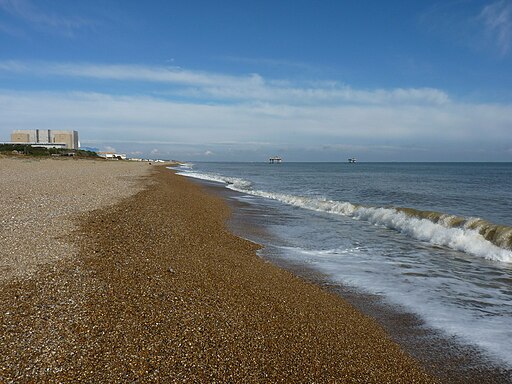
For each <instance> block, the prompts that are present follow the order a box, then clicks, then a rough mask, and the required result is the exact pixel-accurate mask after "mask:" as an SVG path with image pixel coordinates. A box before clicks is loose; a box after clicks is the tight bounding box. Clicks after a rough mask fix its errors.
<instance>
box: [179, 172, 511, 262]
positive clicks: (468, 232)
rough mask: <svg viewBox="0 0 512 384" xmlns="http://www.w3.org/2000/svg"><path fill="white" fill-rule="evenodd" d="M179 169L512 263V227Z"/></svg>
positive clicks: (237, 188) (249, 191)
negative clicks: (269, 187)
mask: <svg viewBox="0 0 512 384" xmlns="http://www.w3.org/2000/svg"><path fill="white" fill-rule="evenodd" d="M182 171H184V170H183V169H180V170H178V172H177V173H178V174H179V175H183V176H188V177H193V178H197V179H202V180H208V181H213V182H218V183H223V184H226V187H227V188H229V189H232V190H234V191H238V192H242V193H246V194H249V195H253V196H258V197H263V198H267V199H272V200H276V201H279V202H282V203H285V204H288V205H292V206H295V207H300V208H304V209H309V210H313V211H318V212H325V213H330V214H334V215H341V216H347V217H351V218H353V219H356V220H363V221H366V222H368V223H371V224H374V225H380V226H384V227H386V228H390V229H393V230H396V231H399V232H401V233H403V234H405V235H407V236H410V237H413V238H415V239H417V240H420V241H425V242H428V243H430V244H434V245H438V246H445V247H448V248H451V249H454V250H457V251H462V252H465V253H468V254H471V255H474V256H478V257H482V258H485V259H489V260H494V261H500V262H507V263H512V227H508V226H504V225H496V224H493V223H489V222H487V221H485V220H483V219H480V218H474V217H469V218H465V217H460V216H454V215H448V214H443V213H439V212H433V211H421V210H416V209H413V208H403V207H371V206H363V205H358V204H353V203H350V202H344V201H335V200H328V199H321V198H316V197H308V196H297V195H289V194H282V193H275V192H266V191H261V190H254V189H252V183H251V182H250V181H247V180H244V179H240V178H234V177H225V176H221V175H215V174H206V173H199V172H193V171H190V170H189V169H187V170H186V171H184V172H182Z"/></svg>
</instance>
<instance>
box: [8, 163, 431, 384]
mask: <svg viewBox="0 0 512 384" xmlns="http://www.w3.org/2000/svg"><path fill="white" fill-rule="evenodd" d="M0 176H1V182H2V202H1V206H0V209H1V213H2V231H1V239H0V241H1V244H0V245H1V247H0V249H1V251H0V252H1V253H0V255H1V270H0V272H1V279H0V284H1V293H0V326H1V328H2V332H1V336H0V382H205V383H211V382H233V383H241V382H244V383H245V382H258V383H259V382H269V383H270V382H272V383H274V382H287V383H289V382H318V383H320V382H323V383H335V382H339V383H433V382H437V381H436V379H434V378H432V377H430V376H429V375H428V374H427V373H426V372H425V371H424V370H423V369H422V367H421V366H420V365H419V363H418V362H416V361H415V360H414V359H412V358H411V357H410V356H408V355H407V354H406V353H405V352H404V351H403V350H402V349H401V348H400V347H399V346H398V345H397V344H396V343H394V342H393V341H392V340H391V339H390V337H389V336H388V335H387V334H386V333H385V332H384V330H383V329H382V328H381V327H380V326H379V325H378V324H377V323H376V322H375V321H374V320H373V319H371V318H370V317H367V316H364V315H362V314H361V313H360V312H358V311H357V310H356V309H355V308H354V307H352V306H351V305H350V304H348V303H347V302H345V301H344V300H343V299H341V298H340V297H339V296H337V295H335V294H334V293H331V292H328V291H325V290H323V289H322V288H320V287H319V286H316V285H314V284H312V283H310V282H307V281H305V280H303V279H301V278H299V277H296V276H295V275H293V274H292V273H290V272H286V271H284V270H282V269H279V268H277V267H276V266H274V265H273V264H271V263H269V262H266V261H264V260H263V259H261V258H259V257H258V256H257V255H256V251H257V249H258V248H259V246H258V245H257V244H254V243H251V242H249V241H247V240H244V239H241V238H239V237H236V236H234V235H233V234H231V233H230V232H229V231H228V230H227V228H226V221H227V219H228V218H229V215H230V209H229V207H228V206H227V204H226V203H225V202H224V201H223V200H222V199H221V198H220V197H217V196H214V195H212V194H210V193H207V192H206V191H205V189H203V188H202V187H201V186H198V185H197V184H195V183H192V182H191V181H189V180H186V179H185V178H183V177H180V176H177V175H174V174H173V173H172V172H171V171H169V170H168V169H166V168H165V167H163V166H148V165H147V164H144V163H129V162H106V161H105V162H101V161H92V160H73V159H69V160H57V159H48V160H20V159H0Z"/></svg>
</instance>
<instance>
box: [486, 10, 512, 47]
mask: <svg viewBox="0 0 512 384" xmlns="http://www.w3.org/2000/svg"><path fill="white" fill-rule="evenodd" d="M480 19H481V20H482V22H483V23H484V26H485V29H486V32H487V34H488V35H489V36H491V37H492V38H493V40H494V41H495V42H496V44H497V45H498V47H499V49H500V51H501V53H502V54H506V53H508V52H509V50H510V47H511V44H512V2H511V1H509V0H501V1H496V2H494V3H492V4H489V5H486V6H485V7H484V8H483V9H482V12H481V13H480Z"/></svg>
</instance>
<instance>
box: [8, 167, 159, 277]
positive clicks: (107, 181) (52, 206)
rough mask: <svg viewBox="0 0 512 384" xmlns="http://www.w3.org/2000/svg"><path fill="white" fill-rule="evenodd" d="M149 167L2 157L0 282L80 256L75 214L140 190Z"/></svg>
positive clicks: (24, 275) (111, 202)
mask: <svg viewBox="0 0 512 384" xmlns="http://www.w3.org/2000/svg"><path fill="white" fill-rule="evenodd" d="M149 169H150V167H149V166H148V164H147V163H134V162H121V161H110V162H107V161H101V160H84V159H80V160H78V159H48V158H43V159H37V158H25V157H20V158H6V157H3V158H0V191H1V199H0V282H1V281H2V280H6V279H10V278H12V277H27V276H28V275H30V274H32V273H34V272H35V271H37V269H38V267H39V266H41V265H44V264H48V263H55V262H56V261H57V260H58V259H61V258H63V257H66V256H72V255H73V254H75V253H76V251H75V249H74V248H73V247H72V245H71V244H70V241H69V240H70V239H69V237H70V234H71V232H72V231H73V230H74V229H75V225H76V224H75V223H76V218H77V215H79V214H81V213H83V212H86V211H91V210H94V209H98V208H101V207H105V206H107V205H112V204H114V203H116V202H118V201H120V200H121V199H123V198H125V197H128V196H130V195H133V194H134V193H136V192H138V191H139V190H141V188H142V183H140V182H138V179H139V178H140V177H142V176H145V175H148V173H149V172H148V171H149Z"/></svg>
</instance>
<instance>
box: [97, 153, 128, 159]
mask: <svg viewBox="0 0 512 384" xmlns="http://www.w3.org/2000/svg"><path fill="white" fill-rule="evenodd" d="M98 156H99V157H103V158H105V159H107V160H126V154H125V153H115V152H98Z"/></svg>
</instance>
